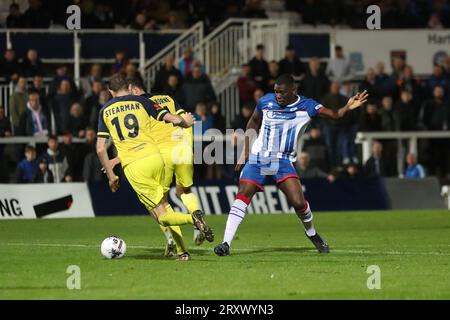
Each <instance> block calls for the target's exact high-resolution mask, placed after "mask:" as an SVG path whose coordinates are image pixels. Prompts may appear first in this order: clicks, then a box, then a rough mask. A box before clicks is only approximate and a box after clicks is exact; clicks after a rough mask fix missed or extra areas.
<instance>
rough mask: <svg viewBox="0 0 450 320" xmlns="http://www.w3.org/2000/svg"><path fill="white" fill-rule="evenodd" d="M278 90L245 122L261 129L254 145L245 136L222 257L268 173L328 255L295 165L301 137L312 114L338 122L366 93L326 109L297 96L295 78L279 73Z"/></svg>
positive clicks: (220, 250)
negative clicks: (338, 105) (316, 227)
mask: <svg viewBox="0 0 450 320" xmlns="http://www.w3.org/2000/svg"><path fill="white" fill-rule="evenodd" d="M274 89H275V93H269V94H266V95H265V96H263V97H262V98H261V99H260V100H259V101H258V104H257V106H256V108H255V111H254V112H253V115H252V117H251V118H250V119H249V121H248V124H247V130H250V129H253V130H258V129H260V131H259V134H258V137H257V139H256V140H255V142H254V143H253V146H252V148H251V151H249V150H250V148H249V141H248V139H246V141H245V146H244V151H243V153H242V156H241V159H240V161H239V162H238V164H237V165H236V171H240V170H241V169H242V166H243V164H244V163H245V166H244V168H243V169H242V172H241V176H240V180H239V191H238V194H237V195H236V199H235V201H234V203H233V205H232V207H231V210H230V212H229V214H228V220H227V224H226V228H225V235H224V239H223V242H222V243H221V244H219V245H217V246H216V247H215V248H214V252H215V253H216V254H217V255H219V256H225V255H229V254H230V246H231V241H232V240H233V238H234V235H235V233H236V231H237V228H238V227H239V224H240V223H241V222H242V220H243V219H244V216H245V212H246V208H247V206H248V204H249V203H250V201H251V199H252V197H253V195H255V193H256V192H258V191H262V190H264V184H265V182H266V180H267V178H268V177H270V178H272V179H274V180H275V182H276V183H277V185H278V187H279V188H280V189H281V190H282V191H283V193H284V194H285V195H286V197H287V200H288V202H289V204H290V205H291V206H293V207H294V209H295V211H296V213H297V216H298V218H299V219H300V221H301V222H302V223H303V226H304V228H305V233H306V236H307V237H308V238H309V239H310V240H311V241H312V243H313V244H314V246H315V247H316V248H317V250H318V251H319V252H323V253H328V252H329V251H330V249H329V246H328V244H327V243H326V242H325V241H324V240H323V239H322V237H320V235H319V234H318V233H317V232H316V230H315V228H314V224H313V215H312V212H311V208H310V206H309V203H308V201H306V200H305V198H304V195H303V191H302V186H301V184H300V178H299V176H298V175H297V172H296V170H295V168H294V165H293V162H295V160H296V149H297V141H298V138H299V136H300V135H301V134H303V133H304V132H305V130H306V128H307V126H308V124H309V122H310V121H311V119H312V118H314V117H317V116H318V117H321V118H327V119H333V120H338V119H341V118H342V117H344V115H345V114H346V113H347V112H349V111H351V110H353V109H356V108H358V107H360V106H361V105H362V104H364V103H365V102H366V101H367V97H368V94H367V92H366V91H364V92H362V93H358V94H356V95H355V96H353V97H351V98H350V99H349V100H348V102H347V104H346V105H345V106H343V107H342V108H340V109H338V110H332V109H328V108H326V107H325V106H323V105H321V104H320V103H319V102H317V101H314V100H313V99H309V98H306V97H304V96H300V95H298V94H297V88H296V84H295V81H294V78H293V77H292V76H291V75H288V74H284V75H281V76H280V77H279V78H278V79H277V80H276V82H275V87H274Z"/></svg>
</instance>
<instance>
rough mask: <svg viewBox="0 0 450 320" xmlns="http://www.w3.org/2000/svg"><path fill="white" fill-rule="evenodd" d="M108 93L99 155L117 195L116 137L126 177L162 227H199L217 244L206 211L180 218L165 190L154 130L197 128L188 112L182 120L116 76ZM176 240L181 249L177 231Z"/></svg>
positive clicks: (101, 117) (101, 118)
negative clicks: (110, 145) (160, 125)
mask: <svg viewBox="0 0 450 320" xmlns="http://www.w3.org/2000/svg"><path fill="white" fill-rule="evenodd" d="M109 90H110V92H111V94H112V96H113V98H112V99H111V100H110V101H108V102H107V103H106V104H105V105H104V106H103V108H102V109H101V110H100V114H99V125H98V133H97V136H98V138H97V154H98V156H99V158H100V162H101V163H102V165H103V167H104V169H105V172H106V175H107V176H108V180H109V186H110V188H111V190H112V191H113V192H115V191H117V189H118V188H119V178H118V177H117V176H116V175H115V174H114V172H113V166H112V165H111V162H110V161H109V158H108V155H107V152H106V139H108V138H112V140H113V142H114V144H115V146H116V148H117V152H118V157H119V159H120V161H121V163H122V166H123V170H124V173H125V176H126V178H127V180H128V181H129V183H130V184H131V186H132V187H133V189H134V191H135V192H136V194H137V195H138V198H139V200H140V201H141V202H142V203H143V204H144V206H145V207H146V208H147V210H148V211H149V213H150V214H151V215H152V216H153V217H154V218H155V219H156V220H157V222H158V223H159V224H160V225H161V226H164V227H167V226H180V225H184V224H194V225H195V226H196V227H197V228H198V229H199V230H200V232H201V233H202V234H203V235H204V236H205V238H207V239H211V241H212V239H213V238H214V235H213V232H212V230H211V228H209V226H208V225H207V224H206V222H205V221H204V219H203V214H202V212H201V211H196V212H193V213H192V214H189V215H187V214H183V213H176V212H174V211H173V209H172V207H171V206H170V205H169V204H168V202H167V200H166V197H165V196H164V194H165V187H164V186H163V185H162V182H163V179H164V161H163V158H162V156H161V154H160V152H159V149H158V147H157V144H156V142H155V140H154V136H155V135H154V133H153V130H152V129H153V127H154V126H155V124H156V123H157V122H160V121H167V122H169V123H171V124H172V125H174V126H177V127H184V128H188V127H190V126H192V125H193V123H194V118H193V116H192V115H191V114H189V113H187V114H186V115H185V116H184V118H183V117H181V116H179V115H176V114H172V113H170V112H169V111H168V110H167V109H164V108H161V107H160V106H159V105H158V104H156V103H154V102H153V101H151V100H149V99H148V98H145V97H140V96H135V95H130V94H129V91H128V83H127V81H126V79H125V78H124V77H123V76H122V75H120V74H116V75H113V76H112V77H111V82H110V85H109ZM172 237H173V238H174V240H175V242H176V243H179V244H180V245H181V246H182V244H183V241H182V238H181V234H177V233H176V232H172ZM183 249H185V248H183ZM179 259H180V260H189V254H188V252H187V250H186V249H185V250H184V252H183V253H181V254H180V255H179Z"/></svg>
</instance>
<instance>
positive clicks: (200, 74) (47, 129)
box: [0, 48, 225, 182]
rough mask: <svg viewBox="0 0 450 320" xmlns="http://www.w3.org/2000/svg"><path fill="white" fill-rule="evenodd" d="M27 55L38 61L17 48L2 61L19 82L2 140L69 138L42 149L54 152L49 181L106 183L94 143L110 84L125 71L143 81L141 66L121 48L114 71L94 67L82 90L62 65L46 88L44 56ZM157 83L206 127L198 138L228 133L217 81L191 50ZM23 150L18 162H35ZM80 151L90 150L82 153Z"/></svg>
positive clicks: (168, 63) (210, 172)
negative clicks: (213, 81) (20, 57)
mask: <svg viewBox="0 0 450 320" xmlns="http://www.w3.org/2000/svg"><path fill="white" fill-rule="evenodd" d="M27 57H30V59H29V60H30V61H32V62H30V61H28V60H27V59H23V60H22V61H18V59H16V58H15V52H14V49H8V50H6V51H5V53H4V57H3V59H2V60H1V61H0V66H1V68H0V77H5V78H7V79H8V80H10V81H12V83H13V84H14V92H13V93H12V94H11V96H10V97H9V100H8V101H9V104H8V106H7V107H8V111H9V113H8V117H6V114H5V109H4V108H3V107H0V137H5V136H30V137H31V136H34V137H36V136H45V137H48V136H54V135H55V136H64V141H66V140H67V143H66V142H65V143H63V144H62V145H60V146H59V147H58V146H56V147H55V146H54V144H52V145H50V142H52V141H53V140H54V139H51V140H49V147H48V149H47V151H46V150H45V148H40V147H39V146H38V147H37V149H38V150H36V152H37V153H38V158H39V159H42V157H43V155H45V152H46V153H47V154H49V156H48V157H45V158H46V161H47V164H48V168H49V170H50V172H51V173H52V177H53V178H52V179H49V181H51V180H53V181H54V182H62V181H83V180H98V179H101V174H100V172H96V171H95V170H93V169H92V168H94V167H98V166H99V163H98V159H97V157H96V156H94V149H93V144H92V143H93V142H95V141H93V140H95V128H96V127H97V124H98V114H99V111H100V108H101V107H102V106H103V105H104V104H105V103H106V102H107V101H108V100H109V99H110V98H111V97H110V93H109V91H108V90H107V83H105V81H107V79H108V78H109V76H111V75H112V74H114V73H116V72H120V73H122V74H124V75H125V76H126V77H127V78H138V79H140V80H141V81H142V82H143V80H142V76H141V75H140V73H139V71H138V70H137V68H136V66H135V65H134V64H133V63H132V62H130V61H129V60H128V59H127V57H126V54H125V52H124V51H122V50H118V51H117V52H116V54H115V62H114V63H113V64H112V65H111V67H110V68H105V66H104V65H101V64H92V65H91V66H90V69H89V71H88V73H87V74H86V75H84V76H83V77H82V78H81V79H80V82H79V86H77V85H76V84H75V81H74V79H73V78H72V76H71V74H70V72H69V70H68V68H67V67H66V66H65V65H60V66H58V67H57V68H56V70H55V73H54V75H53V78H52V80H51V81H50V83H48V84H47V85H44V82H43V76H42V74H41V70H42V69H41V68H42V63H41V62H40V60H39V58H38V52H37V51H36V50H34V49H30V50H28V54H27ZM153 84H154V85H153V87H152V88H149V89H151V92H153V93H160V94H168V95H170V96H172V97H173V98H175V100H176V101H177V102H178V103H179V104H180V105H182V106H183V108H184V109H186V110H187V111H189V112H192V113H193V114H194V115H195V117H196V119H197V122H201V123H202V128H203V130H202V132H195V134H202V133H203V132H204V131H206V130H207V129H209V128H213V127H214V128H218V129H219V130H221V132H225V118H224V117H223V115H222V112H221V109H220V104H219V103H218V102H217V101H216V95H215V92H214V89H213V86H212V84H211V81H210V79H209V77H208V75H206V74H205V72H204V70H203V66H202V64H201V63H200V61H199V60H198V59H196V57H195V56H194V55H193V53H192V50H191V49H190V48H187V49H186V50H185V55H184V57H183V59H182V60H181V61H180V63H179V64H178V65H176V66H175V65H174V60H173V57H172V56H171V55H167V56H166V57H165V59H164V63H163V64H162V66H161V68H160V70H159V71H158V72H157V74H156V79H155V81H154V83H153ZM92 133H94V135H92ZM72 137H75V138H86V139H87V140H88V142H87V143H86V145H84V144H81V145H80V144H78V143H77V144H72V142H71V140H72ZM56 142H57V141H56ZM56 145H57V143H56ZM69 146H70V147H69ZM4 148H5V147H4V145H2V144H0V158H2V159H1V160H0V176H2V174H1V173H5V172H7V171H8V170H7V169H6V168H5V166H6V165H7V164H5V161H4V159H3V157H2V155H3V152H4ZM23 148H24V146H19V147H17V148H16V149H15V151H14V152H13V153H14V158H15V159H14V160H15V161H16V162H18V163H22V162H21V159H23V158H24V156H25V157H27V159H28V158H31V156H27V154H30V151H29V150H28V149H27V150H28V151H26V152H24V149H23ZM79 148H82V150H84V151H80V150H78V149H79ZM91 153H92V155H91ZM65 158H67V161H66V162H64V159H65ZM52 159H53V160H52ZM55 159H57V160H55ZM60 160H61V161H60ZM28 161H31V160H29V159H28ZM39 161H40V160H37V162H39ZM55 161H56V162H57V163H59V162H61V165H57V166H56V167H57V168H58V169H55V166H54V164H53V163H54V162H55ZM37 162H36V163H37ZM24 163H27V162H24ZM24 163H23V164H24ZM63 163H64V165H63ZM27 167H29V166H27ZM37 167H38V166H33V168H37ZM213 167H215V166H211V168H204V169H203V168H202V167H200V168H199V170H198V171H199V173H198V174H199V176H201V177H207V178H208V177H218V176H220V170H218V169H217V167H216V168H215V169H214V168H213ZM61 168H64V169H61ZM218 172H219V173H218ZM3 175H4V174H3ZM20 176H21V175H20V174H18V175H17V176H16V180H17V181H20V182H25V181H28V182H31V181H32V179H31V178H30V177H31V175H28V178H30V179H27V180H26V179H22V178H20V179H19V177H20ZM0 180H8V177H0Z"/></svg>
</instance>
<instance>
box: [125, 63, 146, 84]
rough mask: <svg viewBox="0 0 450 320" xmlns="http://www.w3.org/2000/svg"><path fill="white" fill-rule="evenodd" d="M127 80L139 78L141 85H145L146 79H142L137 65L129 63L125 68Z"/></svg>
mask: <svg viewBox="0 0 450 320" xmlns="http://www.w3.org/2000/svg"><path fill="white" fill-rule="evenodd" d="M125 78H127V79H133V78H138V79H139V81H140V82H141V83H144V79H142V76H141V73H140V72H139V71H138V70H137V68H136V66H135V64H134V63H132V62H128V63H127V64H126V66H125Z"/></svg>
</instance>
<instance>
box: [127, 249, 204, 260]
mask: <svg viewBox="0 0 450 320" xmlns="http://www.w3.org/2000/svg"><path fill="white" fill-rule="evenodd" d="M189 251H190V253H191V254H192V255H195V256H206V255H210V254H211V253H212V249H211V250H209V249H206V248H205V249H197V248H194V249H189ZM163 253H164V247H161V249H145V250H144V252H143V253H142V252H141V253H137V254H130V255H128V256H127V258H129V259H137V260H149V259H151V260H170V259H171V258H166V257H164V255H163Z"/></svg>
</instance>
